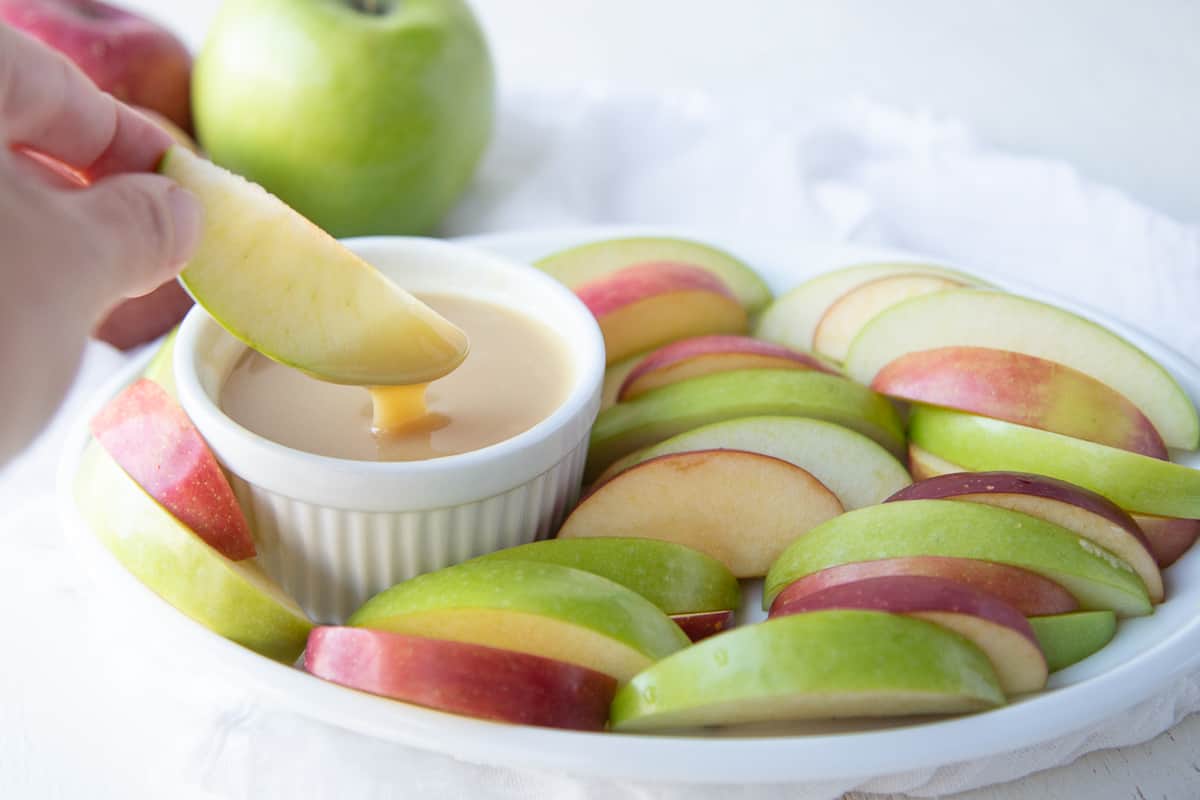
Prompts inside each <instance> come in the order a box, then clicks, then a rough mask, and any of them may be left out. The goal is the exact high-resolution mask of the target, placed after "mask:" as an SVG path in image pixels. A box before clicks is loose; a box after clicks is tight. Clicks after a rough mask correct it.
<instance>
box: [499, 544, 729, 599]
mask: <svg viewBox="0 0 1200 800" xmlns="http://www.w3.org/2000/svg"><path fill="white" fill-rule="evenodd" d="M497 559H501V560H511V561H540V562H545V563H549V564H561V565H562V566H564V567H572V568H574V569H581V570H583V571H584V572H590V573H592V574H593V575H599V576H600V577H602V578H608V579H609V580H610V581H613V582H614V583H619V584H621V585H622V586H624V587H626V588H628V589H632V590H633V591H635V592H637V593H638V594H640V595H641V596H642V597H644V598H646V599H647V600H649V601H650V602H651V603H654V605H656V606H658V607H659V608H661V609H662V610H663V612H664V613H666V614H689V613H695V612H698V611H724V610H726V609H731V608H737V607H738V606H739V605H741V602H742V590H741V587H739V586H738V582H737V578H735V577H733V573H731V572H730V571H729V570H728V569H727V568H726V566H725V565H724V564H722V563H721V562H720V561H718V560H717V559H715V558H713V557H712V556H709V555H706V554H704V553H701V552H700V551H699V550H696V549H694V548H691V547H688V546H686V545H682V544H677V543H676V542H664V541H659V540H657V539H633V538H628V537H624V536H609V537H604V538H596V539H548V540H546V541H542V542H530V543H529V544H523V545H520V546H518V547H510V548H508V549H506V550H498V551H496V552H495V553H489V554H488V555H486V556H480V557H479V558H477V559H475V560H476V561H492V560H497Z"/></svg>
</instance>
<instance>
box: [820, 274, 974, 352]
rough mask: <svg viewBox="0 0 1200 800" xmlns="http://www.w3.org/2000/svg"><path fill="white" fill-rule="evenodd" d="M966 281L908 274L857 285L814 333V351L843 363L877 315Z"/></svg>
mask: <svg viewBox="0 0 1200 800" xmlns="http://www.w3.org/2000/svg"><path fill="white" fill-rule="evenodd" d="M963 285H964V284H963V282H962V281H959V280H954V279H952V278H946V277H941V276H938V275H921V274H912V273H905V274H902V275H889V276H887V277H885V278H876V279H875V280H873V281H868V282H866V283H864V284H862V285H861V286H856V287H854V288H853V289H851V290H850V291H848V292H846V293H845V294H844V295H842V296H841V297H839V298H838V299H837V300H835V301H834V303H833V305H831V306H830V307H829V308H827V309H826V310H825V313H824V314H822V315H821V320H820V322H818V323H817V329H816V330H815V331H813V350H815V351H816V352H818V353H820V354H821V355H823V356H828V357H829V358H832V359H833V360H835V361H843V360H845V358H846V353H848V352H849V351H850V342H852V341H854V337H855V336H857V335H858V332H859V331H860V330H862V328H863V326H864V325H866V324H867V323H868V322H870V321H871V320H872V319H874V318H875V317H876V316H878V315H879V314H881V313H882V312H884V311H886V310H887V309H889V308H891V307H892V306H894V305H896V304H897V303H900V302H903V301H905V300H907V299H909V298H910V297H919V296H921V295H923V294H931V293H932V292H941V291H944V290H946V289H957V288H961V287H962V286H963Z"/></svg>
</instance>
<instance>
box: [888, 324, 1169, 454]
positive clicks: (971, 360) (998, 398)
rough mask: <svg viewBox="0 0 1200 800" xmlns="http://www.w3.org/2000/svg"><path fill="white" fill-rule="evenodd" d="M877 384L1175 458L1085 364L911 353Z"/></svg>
mask: <svg viewBox="0 0 1200 800" xmlns="http://www.w3.org/2000/svg"><path fill="white" fill-rule="evenodd" d="M871 388H872V389H874V390H875V391H877V392H879V393H881V394H886V395H888V396H889V397H895V398H897V399H900V400H907V401H909V402H913V403H924V404H926V405H934V406H944V407H946V408H953V409H957V410H959V411H969V412H971V413H974V414H982V415H983V416H985V417H995V418H996V419H1002V420H1005V421H1006V422H1013V423H1016V424H1018V425H1027V426H1029V427H1032V428H1041V429H1042V430H1046V431H1051V432H1053V433H1061V434H1063V435H1064V436H1074V437H1075V438H1077V439H1087V440H1088V441H1090V442H1096V443H1098V444H1106V445H1108V446H1110V447H1118V448H1120V449H1122V450H1130V451H1132V452H1134V453H1141V454H1142V455H1147V456H1152V457H1154V458H1164V459H1165V458H1167V457H1168V454H1167V446H1166V445H1165V444H1163V440H1162V437H1161V436H1159V435H1158V431H1156V430H1155V429H1154V426H1153V425H1151V424H1150V420H1148V419H1146V417H1145V415H1144V414H1142V412H1141V411H1139V410H1138V408H1137V406H1135V405H1134V404H1133V403H1131V402H1129V401H1128V400H1126V399H1125V398H1124V397H1123V396H1122V395H1121V394H1119V393H1118V392H1116V391H1114V390H1112V389H1110V388H1109V387H1108V386H1107V385H1105V384H1103V383H1101V382H1100V381H1098V380H1096V379H1095V378H1093V377H1091V376H1089V375H1085V374H1084V373H1082V372H1079V371H1078V370H1074V369H1071V368H1070V367H1066V366H1063V365H1062V364H1056V363H1055V362H1053V361H1047V360H1046V359H1043V358H1037V357H1035V356H1030V355H1026V354H1024V353H1013V352H1008V351H1005V350H993V349H991V348H987V347H940V348H937V349H935V350H922V351H919V352H915V353H908V354H907V355H903V356H900V357H899V358H897V359H896V360H895V361H892V362H891V363H889V364H887V365H886V366H885V367H884V368H883V369H882V370H880V372H879V374H877V375H876V376H875V379H874V380H873V381H872V382H871Z"/></svg>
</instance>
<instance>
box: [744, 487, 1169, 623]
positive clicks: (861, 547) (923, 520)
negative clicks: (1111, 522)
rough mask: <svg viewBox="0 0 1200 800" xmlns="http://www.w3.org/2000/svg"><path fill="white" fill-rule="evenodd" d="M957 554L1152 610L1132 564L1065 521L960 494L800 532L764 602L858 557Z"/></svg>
mask: <svg viewBox="0 0 1200 800" xmlns="http://www.w3.org/2000/svg"><path fill="white" fill-rule="evenodd" d="M904 556H950V557H951V558H977V559H980V560H983V561H994V562H998V563H1000V564H1008V565H1010V566H1014V567H1021V568H1023V569H1027V570H1030V571H1031V572H1036V573H1038V574H1039V575H1042V576H1043V577H1046V578H1049V579H1050V580H1052V581H1055V582H1056V583H1058V584H1060V585H1061V586H1062V587H1063V588H1065V589H1066V590H1067V591H1069V592H1070V593H1071V594H1073V595H1074V596H1075V599H1077V600H1078V601H1079V605H1080V608H1082V609H1084V610H1088V611H1090V610H1100V609H1109V610H1111V611H1115V612H1116V613H1118V614H1120V615H1122V616H1140V615H1143V614H1149V613H1151V612H1152V611H1153V607H1152V606H1151V604H1150V598H1149V597H1148V596H1147V595H1146V587H1145V585H1144V584H1143V583H1142V580H1141V578H1139V577H1138V576H1137V573H1135V572H1134V571H1133V568H1132V567H1130V566H1129V565H1128V564H1126V563H1125V562H1124V561H1122V560H1120V559H1119V558H1117V557H1116V556H1114V555H1113V554H1112V553H1109V552H1108V551H1107V550H1104V549H1102V548H1100V547H1098V546H1097V545H1095V544H1093V543H1092V542H1090V541H1088V540H1086V539H1081V538H1080V537H1078V536H1076V535H1074V534H1073V533H1071V532H1070V531H1068V530H1067V529H1065V528H1062V527H1059V526H1058V525H1055V524H1053V523H1050V522H1045V521H1044V520H1040V519H1038V518H1036V517H1031V516H1029V515H1028V514H1022V513H1020V512H1019V511H1009V510H1008V509H1006V508H1000V507H998V506H988V505H983V504H980V503H962V502H959V501H957V500H905V501H904V502H902V503H884V504H883V505H878V506H868V507H867V508H860V509H858V510H857V511H848V512H846V513H845V514H842V515H841V516H840V517H835V518H833V519H831V520H829V521H828V522H825V523H823V524H821V525H818V526H817V527H815V528H813V529H811V530H809V531H808V533H806V534H804V535H803V536H801V537H799V538H798V539H796V541H794V542H792V544H791V545H790V546H789V547H788V549H787V550H785V551H784V552H783V554H782V555H781V556H780V557H779V558H778V560H776V562H775V563H774V565H772V567H771V570H770V572H769V573H768V574H767V580H766V583H765V585H764V586H763V607H764V608H769V607H770V604H771V602H772V601H773V600H774V599H775V595H777V594H779V592H780V591H782V590H783V588H784V587H786V586H787V585H788V584H789V583H791V582H792V581H794V580H796V579H798V578H802V577H804V576H805V575H809V574H811V573H814V572H817V571H819V570H823V569H826V568H828V567H833V566H837V565H839V564H847V563H851V562H856V561H873V560H875V559H880V558H897V557H904Z"/></svg>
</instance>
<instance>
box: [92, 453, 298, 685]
mask: <svg viewBox="0 0 1200 800" xmlns="http://www.w3.org/2000/svg"><path fill="white" fill-rule="evenodd" d="M75 502H76V505H77V506H78V507H79V511H80V512H81V513H82V515H83V517H84V519H86V520H87V522H88V524H89V526H90V527H91V529H92V532H93V533H95V534H96V536H97V538H99V539H100V541H101V542H102V543H103V544H104V546H105V547H107V548H108V549H109V550H110V551H111V552H112V554H113V555H114V556H116V558H117V560H118V561H120V562H121V563H122V564H123V565H124V566H125V568H126V569H128V570H129V571H130V572H131V573H133V575H134V577H136V578H137V579H138V580H140V581H141V582H142V583H144V584H145V585H146V586H147V587H148V588H150V589H151V590H152V591H153V592H154V593H155V594H157V595H159V596H160V597H162V598H163V599H164V600H166V601H167V602H168V603H170V604H171V605H173V606H175V608H177V609H179V610H180V611H181V612H183V613H184V614H186V615H187V616H189V617H191V618H192V619H194V620H196V621H197V622H199V623H200V624H201V625H204V626H205V627H207V628H209V629H210V630H212V631H214V632H215V633H217V634H220V635H221V636H224V637H225V638H227V639H232V640H233V641H235V642H237V643H238V644H241V645H244V646H245V647H249V648H250V649H251V650H254V651H256V652H259V653H261V654H262V655H264V656H267V657H268V658H273V659H276V660H277V661H282V662H284V663H287V664H290V663H291V662H293V661H295V660H296V658H297V657H298V656H299V655H300V653H301V651H302V650H303V649H304V641H305V639H306V638H307V637H308V632H309V630H310V629H311V628H312V623H311V622H309V621H308V618H307V617H305V615H304V612H303V611H302V610H301V609H300V606H298V605H296V603H295V601H294V600H292V599H291V598H290V597H288V596H287V595H286V594H285V593H284V592H283V590H282V589H280V588H279V586H278V585H277V584H276V583H275V582H274V581H273V580H271V579H270V578H269V577H267V574H266V573H265V572H263V571H262V569H261V568H260V567H259V566H258V564H257V563H256V562H255V561H250V560H247V561H230V560H229V559H227V558H225V557H224V556H223V555H221V554H220V553H218V552H217V551H216V550H215V549H213V548H212V547H210V546H209V545H208V543H207V542H205V541H204V540H202V539H201V538H200V537H199V536H197V535H196V534H195V533H193V532H192V531H191V530H189V529H188V527H187V526H186V525H184V524H183V523H181V522H180V521H179V520H178V519H176V518H175V517H174V516H173V515H171V514H170V513H169V512H168V511H167V510H166V509H165V508H163V507H162V506H161V505H159V504H158V503H157V502H156V501H155V500H154V498H152V497H151V496H150V495H148V494H146V492H145V490H143V489H142V488H141V487H140V486H138V484H137V482H136V481H134V479H133V478H131V477H129V475H128V474H127V473H126V472H125V471H124V470H123V469H121V467H120V466H118V464H117V462H116V461H114V460H113V459H112V457H111V456H109V454H108V453H107V452H106V451H105V450H104V448H102V447H101V446H100V445H99V444H98V443H97V442H94V441H93V442H91V443H89V444H88V447H87V449H86V450H85V451H84V453H83V457H82V459H81V461H80V466H79V473H78V474H77V475H76V480H75Z"/></svg>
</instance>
